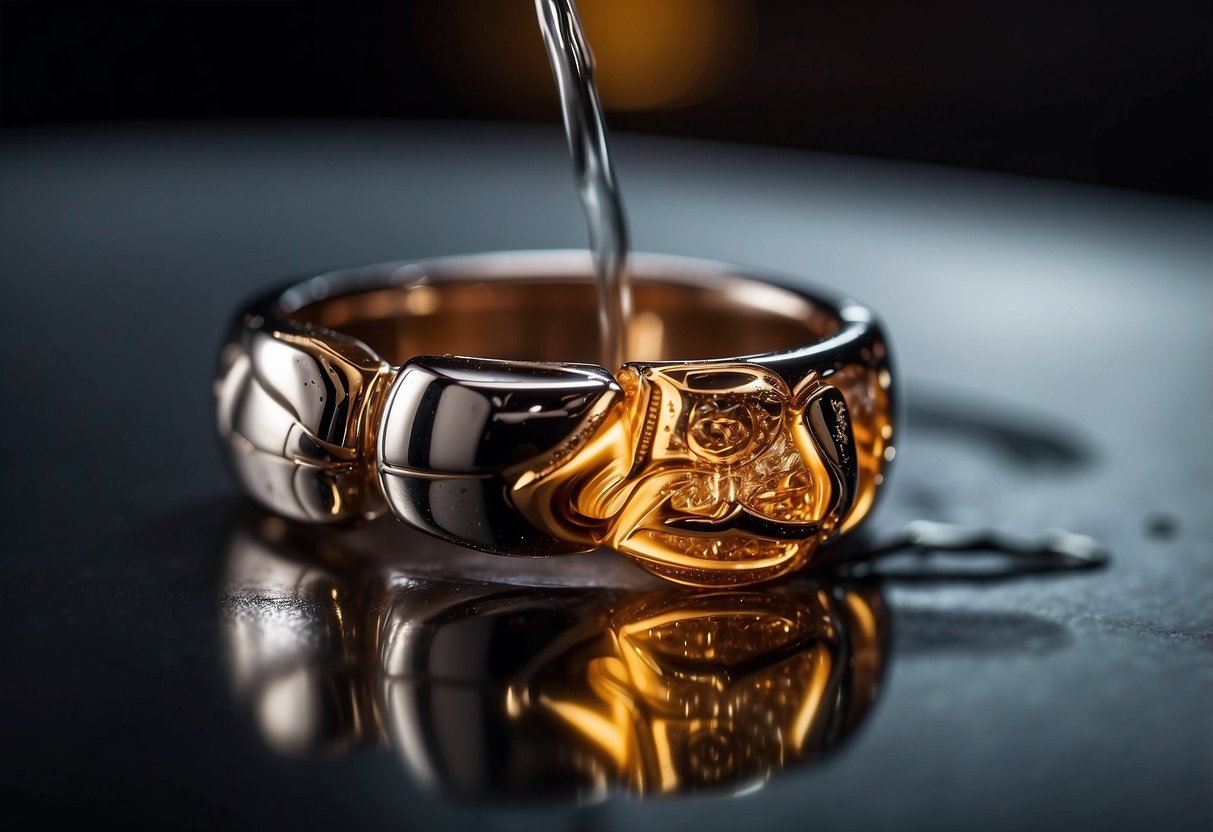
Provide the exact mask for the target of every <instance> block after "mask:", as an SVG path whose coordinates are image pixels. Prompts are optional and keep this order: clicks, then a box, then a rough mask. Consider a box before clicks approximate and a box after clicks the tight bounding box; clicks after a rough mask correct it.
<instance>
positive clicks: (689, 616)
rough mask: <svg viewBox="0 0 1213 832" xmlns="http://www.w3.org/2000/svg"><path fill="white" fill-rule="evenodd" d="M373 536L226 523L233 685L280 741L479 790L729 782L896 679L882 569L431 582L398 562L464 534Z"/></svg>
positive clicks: (762, 767) (738, 781) (836, 732)
mask: <svg viewBox="0 0 1213 832" xmlns="http://www.w3.org/2000/svg"><path fill="white" fill-rule="evenodd" d="M370 531H373V529H367V530H363V532H370ZM363 532H355V533H354V535H352V536H351V535H348V534H346V535H340V534H334V533H332V532H324V531H317V530H314V529H306V528H302V527H299V526H292V525H290V524H287V523H285V522H283V521H281V520H280V519H278V518H274V517H268V518H260V519H259V518H249V520H248V521H247V522H245V523H243V524H241V525H240V526H239V527H238V528H237V529H235V531H234V533H233V534H232V535H231V537H230V540H229V551H228V559H227V567H226V577H227V596H226V599H225V603H224V623H225V626H224V632H225V634H226V636H227V643H228V651H227V652H228V656H229V666H230V673H231V680H232V683H233V686H234V688H235V690H236V692H237V694H238V696H239V699H240V700H241V702H242V703H243V704H244V705H245V707H246V708H247V710H248V711H249V713H250V714H251V715H252V717H253V721H254V724H255V725H256V726H257V727H258V729H259V730H260V732H261V734H262V736H263V737H264V739H265V740H266V742H267V743H268V744H270V745H271V746H272V747H273V748H275V749H276V750H278V751H279V752H280V753H284V754H290V755H322V756H331V755H332V754H333V753H342V752H345V751H347V750H349V749H354V748H358V747H360V746H368V745H369V746H386V747H389V748H391V749H393V750H394V751H395V752H396V753H398V754H399V755H400V757H401V758H402V759H403V761H404V764H405V768H406V771H407V773H408V776H409V777H411V778H412V779H414V780H415V781H417V782H419V784H421V785H424V786H427V787H430V788H433V789H437V790H440V791H442V792H446V793H448V794H452V795H455V796H459V797H466V798H471V799H489V800H494V799H496V800H503V799H504V800H510V801H514V802H517V801H519V800H527V799H543V800H551V799H553V798H559V797H566V798H575V799H580V800H586V799H594V798H598V797H601V796H604V795H606V794H609V793H613V792H623V793H629V794H634V795H674V794H688V793H697V792H716V793H720V792H725V793H727V792H736V791H742V790H748V789H752V788H755V787H758V786H761V785H762V784H764V783H765V782H767V781H768V780H770V779H771V778H773V777H776V776H778V775H779V774H780V773H781V772H782V771H783V770H784V769H789V768H792V767H796V766H800V765H803V764H806V763H811V762H812V761H814V760H816V759H817V758H819V757H822V756H825V755H826V754H828V753H830V752H831V751H832V750H834V749H835V748H837V747H838V746H839V745H840V744H841V743H842V742H844V741H845V740H846V738H847V737H848V736H849V735H850V734H851V733H852V732H853V731H854V730H855V728H856V727H857V726H858V725H859V724H860V723H861V722H862V721H863V719H864V718H865V717H866V715H867V713H868V712H869V711H870V708H871V705H872V703H873V701H874V699H875V697H876V695H877V691H878V689H879V688H880V683H881V680H882V676H883V672H884V665H885V663H886V661H887V657H888V644H889V628H890V621H889V614H888V611H887V609H886V606H885V603H884V600H883V598H882V596H881V594H880V592H879V588H878V586H877V585H876V584H874V583H872V582H839V581H837V580H832V579H830V578H828V577H825V576H822V577H821V578H819V579H818V580H807V579H797V580H794V581H791V582H787V583H785V584H782V585H780V586H778V587H774V588H771V589H764V590H763V591H754V590H742V589H735V588H729V589H710V590H695V591H688V590H685V589H682V588H675V587H665V588H659V589H655V590H645V589H640V588H636V587H634V586H632V587H628V586H619V587H615V586H611V587H594V588H587V587H580V588H573V589H569V588H561V589H537V588H534V587H524V586H510V585H508V584H501V583H497V584H494V583H482V582H461V581H452V580H443V579H435V578H420V577H417V576H415V575H413V574H412V573H410V572H409V571H408V569H407V567H403V568H401V566H400V565H399V561H400V560H401V557H400V555H402V554H403V555H404V557H403V560H404V561H406V562H408V561H411V562H413V563H417V562H422V561H426V560H432V559H434V558H440V557H441V556H442V550H443V549H444V548H449V547H445V546H444V544H443V543H442V542H440V541H437V540H432V539H427V538H424V537H423V536H421V535H416V536H413V535H409V534H407V533H406V534H405V535H403V536H402V538H403V540H402V541H397V542H396V544H395V546H394V548H397V549H398V548H403V549H406V550H408V551H407V552H404V553H401V552H392V551H384V549H382V548H380V547H379V546H378V545H377V543H381V542H382V540H381V539H377V538H372V539H357V540H355V539H353V538H362V537H368V536H366V535H364V534H363ZM393 554H394V555H396V557H392V555H393Z"/></svg>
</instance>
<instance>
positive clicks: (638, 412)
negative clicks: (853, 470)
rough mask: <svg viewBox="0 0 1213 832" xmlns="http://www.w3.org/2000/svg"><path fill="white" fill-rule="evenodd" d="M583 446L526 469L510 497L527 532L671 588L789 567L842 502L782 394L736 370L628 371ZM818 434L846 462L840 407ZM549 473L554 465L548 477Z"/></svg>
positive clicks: (801, 397) (797, 408)
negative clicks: (610, 556) (621, 558)
mask: <svg viewBox="0 0 1213 832" xmlns="http://www.w3.org/2000/svg"><path fill="white" fill-rule="evenodd" d="M618 381H619V384H620V387H621V390H622V393H621V395H619V396H618V397H617V398H616V400H615V401H614V402H613V403H612V404H611V407H610V410H609V411H608V412H607V413H606V415H605V416H604V417H603V418H602V420H601V422H599V423H598V424H597V426H596V427H595V429H594V431H593V433H592V435H590V436H589V438H588V439H584V438H583V437H581V436H579V437H578V438H579V440H581V441H579V443H578V446H577V447H576V448H570V447H569V446H567V445H566V446H565V447H562V448H560V449H558V450H557V452H555V453H554V454H553V458H552V460H547V461H545V462H544V463H543V464H539V465H528V466H527V467H526V469H525V470H523V471H521V472H519V474H518V475H517V479H516V481H515V484H514V486H513V489H512V498H513V501H514V503H515V505H516V506H517V507H518V509H519V510H520V511H521V512H522V513H523V514H524V515H525V516H526V517H527V518H528V519H529V520H530V521H531V522H532V523H533V524H535V525H536V526H537V527H538V528H540V529H542V530H544V531H546V532H548V533H550V534H553V535H556V536H560V537H563V538H566V539H574V540H580V541H583V542H584V543H586V544H588V545H607V546H610V547H612V548H614V549H616V550H617V551H620V552H622V553H624V554H626V555H628V556H630V557H632V558H633V559H634V560H636V561H637V562H639V563H640V564H641V565H643V566H645V567H646V568H649V569H650V570H652V571H654V572H657V573H658V574H661V575H663V576H665V577H669V578H671V579H674V580H677V581H680V582H683V583H689V584H695V585H718V584H725V583H743V582H750V581H753V580H756V579H759V577H758V576H761V577H762V578H767V577H774V576H775V575H778V574H782V573H784V572H787V571H790V570H792V569H795V568H797V567H798V566H800V565H802V564H803V563H804V562H805V561H806V560H807V559H808V558H809V557H810V556H811V554H812V553H813V551H814V550H815V549H816V548H817V546H818V545H819V543H820V542H821V541H822V540H823V539H825V538H826V537H828V536H829V535H830V534H831V533H832V532H833V531H834V530H835V529H836V528H837V527H838V525H839V524H840V522H841V517H840V516H839V514H840V511H839V510H838V503H839V501H840V497H841V496H842V495H840V494H838V493H837V491H838V489H837V488H836V487H835V486H834V485H833V484H832V480H831V477H830V474H829V470H828V468H827V464H826V460H825V458H824V456H823V449H822V448H821V447H819V444H818V441H817V440H816V439H815V438H814V436H813V434H812V433H811V432H810V430H809V428H808V426H807V425H806V423H805V408H806V404H807V403H808V402H809V401H810V399H811V397H813V395H814V394H816V393H819V392H821V391H822V390H823V389H824V388H825V385H824V384H822V383H821V382H820V381H819V380H818V379H817V377H816V376H815V375H810V376H809V377H808V378H807V379H806V380H805V381H803V382H802V383H801V384H800V385H798V387H797V389H796V390H795V391H793V390H790V389H788V386H787V384H786V383H785V382H784V381H783V380H782V379H780V378H779V377H778V376H776V375H775V374H773V373H771V372H770V371H769V370H767V369H765V368H763V367H761V366H758V365H754V364H746V363H743V362H712V363H690V364H673V365H658V366H644V365H627V366H625V367H624V368H623V369H622V370H620V372H619V374H618ZM830 417H831V418H832V421H833V425H832V426H830V428H829V430H830V431H831V432H832V436H833V438H834V441H835V443H836V449H837V450H836V453H837V454H839V455H840V456H841V457H843V458H844V459H843V460H842V461H843V462H849V461H850V460H849V455H850V450H849V448H851V446H852V441H851V437H850V424H849V419H848V417H847V410H846V405H845V404H844V403H843V401H842V400H841V398H834V399H833V400H832V401H831V410H830ZM554 460H558V462H555V464H553V461H554Z"/></svg>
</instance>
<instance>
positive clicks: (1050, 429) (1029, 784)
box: [0, 122, 1213, 832]
mask: <svg viewBox="0 0 1213 832" xmlns="http://www.w3.org/2000/svg"><path fill="white" fill-rule="evenodd" d="M615 146H616V149H617V152H618V158H617V170H618V174H619V177H620V182H621V186H622V188H623V193H624V197H625V200H626V203H627V207H628V209H629V211H630V218H631V227H632V229H633V231H634V238H635V245H636V247H637V248H638V249H644V250H653V251H661V252H670V253H676V254H689V255H696V256H704V257H714V258H720V259H725V260H731V261H737V262H743V263H748V264H753V265H757V266H763V267H770V268H776V269H781V270H784V271H788V272H792V273H795V274H800V275H804V276H806V277H808V278H811V279H812V280H814V281H817V282H820V283H824V284H829V285H832V286H835V287H838V288H840V289H843V290H845V291H847V292H849V293H851V294H853V295H854V296H856V297H858V298H860V299H861V300H864V301H867V302H868V303H870V304H871V305H873V306H874V307H876V308H877V309H878V310H880V311H881V312H882V313H883V316H884V318H885V321H886V323H887V325H888V330H889V332H890V334H891V337H892V340H893V343H894V346H895V348H896V350H897V359H898V366H899V368H900V372H901V377H902V379H903V380H904V385H905V386H904V389H905V390H906V393H907V395H906V401H905V414H904V415H905V430H904V431H903V432H902V434H901V441H900V442H899V444H898V456H897V459H896V470H895V472H894V477H895V479H894V480H893V483H892V486H891V488H890V489H889V492H888V495H887V500H886V501H885V502H884V504H883V505H881V506H880V507H879V509H878V512H877V517H876V519H875V521H874V524H875V529H876V531H878V532H879V531H881V530H892V529H895V528H897V527H899V526H900V524H902V523H903V522H905V521H907V520H911V519H915V518H930V519H936V520H946V521H952V522H960V523H971V524H981V525H993V526H996V527H998V528H1000V529H1004V530H1006V531H1008V532H1012V533H1016V534H1024V535H1034V534H1037V533H1039V532H1041V531H1043V530H1044V529H1047V528H1052V527H1064V528H1068V529H1073V530H1075V531H1081V532H1084V533H1087V534H1090V535H1092V536H1094V537H1096V538H1098V539H1099V540H1101V541H1103V542H1104V543H1106V544H1107V545H1108V546H1109V548H1110V549H1111V551H1112V552H1113V555H1114V558H1115V559H1114V562H1113V564H1112V566H1111V567H1110V568H1109V569H1107V570H1105V571H1103V572H1100V573H1086V574H1066V575H1049V576H1036V577H1022V578H1018V579H1007V580H994V579H987V580H965V579H961V578H958V577H955V576H953V577H950V578H949V577H947V576H941V575H935V576H934V578H932V576H931V575H930V574H926V575H924V574H922V573H921V572H916V571H915V570H914V569H913V568H911V569H910V570H909V574H903V575H902V576H901V577H900V578H898V579H891V580H887V581H885V582H884V583H883V584H882V585H881V586H880V587H879V592H880V593H881V595H882V597H883V598H884V600H885V602H887V604H888V608H889V618H890V628H891V647H890V651H889V655H888V661H887V667H886V669H885V673H884V676H883V680H882V683H881V685H880V689H879V691H878V693H877V697H876V699H875V703H874V705H873V706H872V708H871V711H870V713H868V714H867V715H866V717H865V718H864V719H863V721H862V722H861V724H859V725H858V727H857V729H856V730H855V731H854V733H853V735H852V736H850V737H848V739H847V741H846V742H845V743H842V744H841V745H840V746H839V747H838V748H837V749H835V750H834V752H833V753H830V754H827V755H822V756H820V757H819V758H818V759H817V760H816V761H814V762H813V763H811V764H806V765H798V766H795V767H789V768H787V769H785V770H783V771H781V772H779V773H777V774H776V775H775V776H774V777H773V778H772V779H771V780H770V782H768V783H767V784H766V785H765V786H764V787H763V788H760V789H748V790H744V791H745V793H743V794H731V793H728V794H716V795H712V796H706V797H689V798H682V797H667V798H664V799H661V800H656V801H649V800H640V799H637V798H635V797H618V796H616V797H607V798H605V799H600V800H597V801H594V802H592V803H589V804H587V805H580V806H578V805H575V804H572V803H569V802H566V801H560V800H554V801H547V802H544V803H542V804H531V803H528V802H526V801H525V800H522V799H519V800H515V801H513V802H511V803H510V805H508V806H507V807H503V806H502V805H501V802H500V800H498V799H496V798H493V797H492V796H488V797H482V798H480V799H464V798H457V797H453V796H452V795H451V794H450V793H448V792H444V791H443V789H442V788H441V783H439V784H438V788H437V789H435V788H434V786H433V783H432V780H433V778H431V783H429V784H427V782H426V778H425V777H422V776H419V774H418V772H419V771H421V770H422V769H423V768H424V767H419V766H418V764H417V761H416V760H415V759H406V758H405V757H404V756H402V755H401V754H400V753H399V749H397V748H393V746H392V744H391V743H390V742H387V741H384V740H383V739H382V738H378V739H377V738H375V737H374V736H370V737H364V738H363V741H361V742H358V743H354V744H353V745H351V746H350V747H342V748H339V749H338V748H329V749H327V750H325V751H324V752H323V753H321V752H315V753H292V754H282V753H279V751H278V750H276V748H277V747H278V746H276V745H275V743H274V742H271V741H268V740H267V738H266V729H265V724H264V717H265V714H260V715H259V714H258V712H257V711H256V708H252V707H250V705H249V703H248V701H247V700H246V699H244V698H242V695H241V690H242V688H241V681H240V680H241V678H243V677H242V676H241V674H242V673H244V672H245V671H246V670H247V668H244V669H241V667H240V666H239V662H238V661H237V660H234V659H233V658H232V648H231V644H230V614H231V611H230V609H228V601H225V598H226V597H227V596H226V595H225V593H226V592H227V589H226V587H227V584H226V583H225V581H227V580H228V579H229V576H230V574H231V570H232V568H233V565H232V562H231V559H232V557H233V555H232V535H233V534H234V533H236V532H233V529H237V530H238V529H239V528H240V527H239V523H238V522H237V520H236V518H238V517H239V516H241V514H242V512H244V506H243V503H242V502H241V500H240V499H239V497H238V496H237V495H236V494H235V493H234V489H233V486H232V484H231V483H230V481H229V480H228V478H227V477H226V476H225V473H224V471H223V470H222V467H221V465H220V462H219V458H218V454H217V452H216V449H215V445H214V440H213V437H212V417H211V399H210V395H211V394H210V386H209V385H210V376H211V372H212V368H213V362H214V359H215V356H214V351H215V349H216V348H217V345H218V344H219V341H220V338H221V335H222V331H223V327H224V325H225V323H226V321H227V320H228V316H229V315H230V314H231V313H232V311H233V310H234V308H235V306H236V305H237V304H238V302H239V301H240V300H241V299H242V298H244V297H246V296H247V295H249V294H251V293H252V292H254V291H255V290H258V289H260V288H263V287H265V286H268V285H270V284H273V283H275V282H279V281H281V280H282V279H284V278H287V277H291V276H302V275H306V274H309V273H314V272H318V271H320V270H325V269H329V268H333V267H339V266H344V265H356V264H362V263H368V262H375V261H381V260H391V259H401V258H414V257H427V256H435V255H441V254H449V253H460V252H467V251H478V250H492V249H504V248H547V247H561V248H568V247H580V246H582V245H584V241H585V238H586V236H585V229H584V227H583V221H582V219H581V217H580V215H579V212H578V211H577V209H576V202H575V196H574V193H573V190H572V185H571V182H570V180H569V174H568V167H567V164H568V163H567V155H566V151H565V148H564V147H563V139H562V137H561V136H560V133H559V129H558V128H557V127H555V126H552V127H551V128H550V129H540V128H533V129H518V128H509V127H501V126H488V125H476V124H462V125H457V126H453V125H444V124H426V125H420V124H419V125H409V124H386V123H379V124H369V123H332V122H330V123H299V124H284V123H277V124H257V123H228V124H222V123H219V124H209V125H203V124H181V125H175V126H174V125H168V126H165V125H159V126H155V125H145V126H129V127H123V128H107V127H103V126H99V127H89V128H76V129H67V128H64V129H62V130H57V131H55V130H28V131H10V132H9V133H7V134H6V135H5V136H3V137H2V138H0V182H3V183H4V186H3V188H0V280H2V281H3V292H4V317H5V325H4V330H3V332H4V357H5V364H6V369H7V378H8V382H7V385H6V389H7V391H8V394H7V397H6V403H5V421H4V424H5V425H6V431H5V437H4V443H3V454H2V456H0V459H2V461H3V475H4V499H3V500H2V501H0V524H2V527H3V529H4V534H5V545H4V551H3V559H2V567H0V568H2V570H3V573H2V574H3V580H2V581H0V602H2V609H3V610H4V621H5V625H6V627H7V633H6V637H5V638H4V639H3V646H2V647H0V655H2V656H3V665H4V672H3V673H2V674H0V708H2V711H3V714H4V718H3V719H2V720H0V748H2V749H3V762H2V763H0V786H2V788H3V789H4V797H5V813H6V815H9V816H15V817H18V818H24V819H27V820H32V819H50V818H62V819H69V820H78V821H83V820H90V819H91V820H98V819H100V820H110V821H121V822H122V824H123V825H124V826H125V827H126V828H143V827H148V828H153V827H154V828H164V827H166V826H172V827H181V828H194V827H198V828H215V827H216V826H218V825H220V824H231V825H233V826H234V825H249V826H253V825H262V824H271V823H272V824H274V825H275V826H276V827H277V828H283V829H308V828H334V827H341V828H351V829H363V828H377V829H382V828H409V829H416V828H430V827H433V828H476V829H480V830H497V829H528V830H543V829H566V828H568V829H572V828H579V829H585V828H593V829H628V830H642V829H663V830H670V831H671V832H672V830H679V829H703V828H722V829H733V828H742V827H744V828H753V827H754V825H755V824H757V823H761V824H762V825H763V827H764V828H768V829H777V828H780V827H781V826H787V827H788V828H792V827H797V828H802V827H804V826H806V825H808V826H812V827H814V828H819V829H828V828H869V829H884V828H888V829H916V828H923V829H933V830H943V829H989V830H998V829H1025V828H1031V829H1041V830H1046V829H1074V828H1103V829H1175V830H1181V829H1208V828H1209V826H1210V823H1211V821H1213V804H1211V803H1210V797H1209V795H1210V788H1209V787H1210V784H1211V783H1213V716H1211V714H1213V712H1211V711H1210V709H1209V703H1210V701H1213V666H1211V663H1210V654H1209V634H1210V613H1211V611H1213V581H1211V580H1210V578H1211V577H1213V575H1211V572H1213V557H1211V555H1213V552H1211V550H1210V541H1211V540H1213V535H1211V532H1213V513H1211V512H1210V511H1209V508H1210V492H1211V487H1213V451H1211V448H1210V439H1209V435H1210V434H1209V428H1210V423H1209V413H1210V412H1213V385H1211V384H1210V381H1213V378H1211V376H1210V358H1211V357H1213V327H1211V326H1210V323H1211V319H1210V315H1211V313H1213V211H1211V210H1210V206H1208V205H1205V204H1200V203H1195V202H1182V201H1174V200H1166V199H1162V198H1155V197H1146V196H1142V195H1136V194H1132V193H1128V192H1116V191H1109V190H1098V189H1094V188H1087V187H1078V186H1070V185H1060V184H1055V183H1050V182H1046V181H1038V180H1025V179H1018V178H1010V177H1003V176H993V175H984V174H980V173H972V172H964V173H962V172H957V171H953V170H948V169H943V168H932V167H925V166H912V165H907V164H893V163H883V162H879V161H858V160H851V159H847V158H843V157H836V156H826V155H812V154H807V153H800V152H790V151H778V150H770V149H757V148H745V147H732V146H727V145H712V144H695V143H674V142H667V141H658V140H651V139H642V138H637V137H631V136H621V137H618V138H617V140H616V142H615ZM423 560H424V559H423ZM454 560H455V561H456V562H457V561H458V558H455V559H454ZM594 563H596V561H593V560H592V559H591V560H589V561H586V564H587V565H585V566H580V567H576V568H572V567H571V566H570V569H569V571H568V572H567V573H561V572H559V571H558V570H549V571H547V572H544V571H543V569H539V573H537V577H536V582H538V583H544V582H548V583H551V582H553V581H556V582H559V581H560V580H567V581H568V582H570V583H574V584H576V583H584V584H593V583H594V582H595V580H597V579H598V578H597V577H596V573H595V571H594V570H595V568H594V567H593V566H592V564H594ZM570 564H571V562H570ZM432 566H433V564H432V563H429V562H428V561H426V562H424V563H421V564H420V566H419V568H429V567H432ZM493 568H496V567H493V566H487V567H486V566H484V565H483V563H482V562H481V561H476V563H475V564H470V565H469V566H468V569H469V570H473V571H474V570H476V569H481V570H485V569H487V570H490V571H491V570H492V569H493ZM603 568H604V569H605V570H606V572H604V573H603V574H608V573H609V574H610V575H611V576H613V577H612V580H615V579H618V580H621V581H624V582H626V581H628V580H630V579H631V578H629V576H628V575H627V574H626V573H627V570H628V569H631V567H628V566H626V564H623V563H622V562H619V563H617V564H614V565H611V566H609V567H603ZM481 577H489V578H492V577H493V576H492V575H481ZM507 577H508V576H507ZM995 577H997V576H995ZM229 600H230V599H229ZM238 658H239V657H237V659H238ZM287 727H288V729H289V728H290V727H291V726H287ZM437 727H438V728H439V729H443V730H445V729H447V728H450V727H451V726H447V725H439V726H437ZM456 727H457V726H456ZM491 751H492V749H491V748H490V749H489V751H488V752H486V753H489V754H490V756H491ZM439 780H441V778H439ZM473 797H475V795H473Z"/></svg>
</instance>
